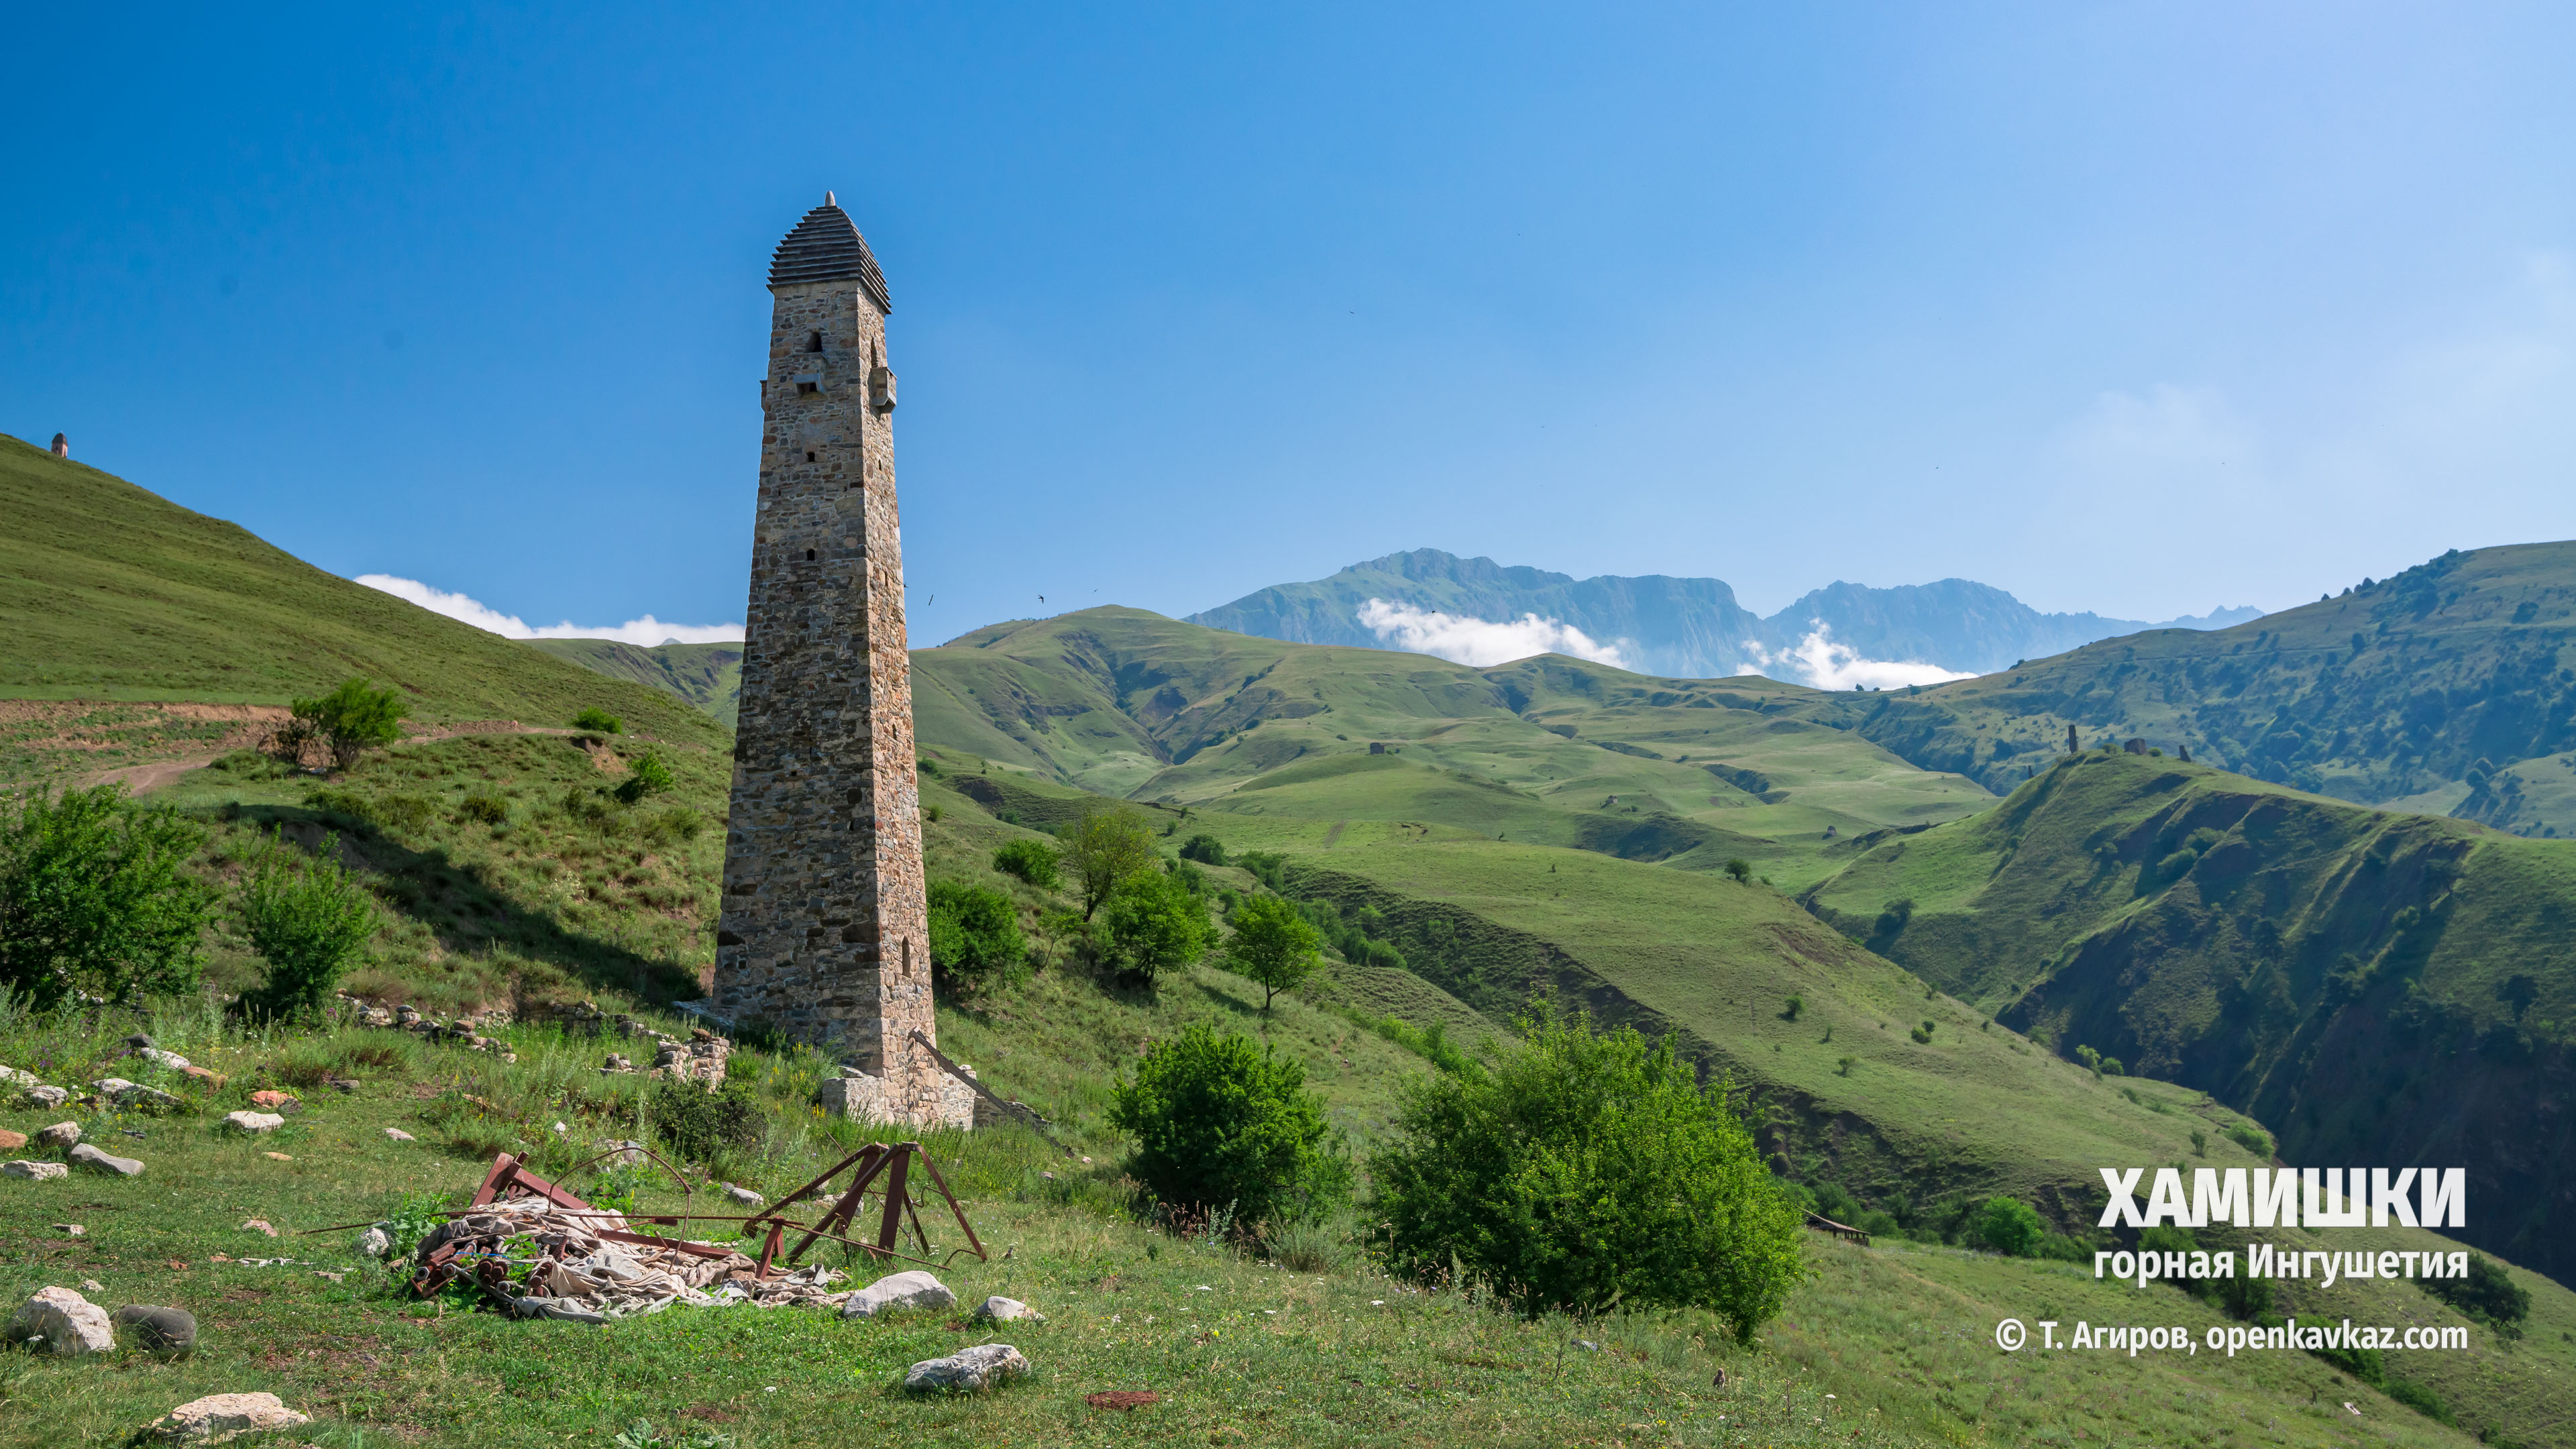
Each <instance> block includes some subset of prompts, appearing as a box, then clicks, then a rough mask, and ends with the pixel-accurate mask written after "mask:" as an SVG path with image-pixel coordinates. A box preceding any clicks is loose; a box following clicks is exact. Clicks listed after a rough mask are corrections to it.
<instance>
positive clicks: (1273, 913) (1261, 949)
mask: <svg viewBox="0 0 2576 1449" xmlns="http://www.w3.org/2000/svg"><path fill="white" fill-rule="evenodd" d="M1322 943H1323V937H1322V935H1320V934H1319V933H1318V932H1317V931H1316V930H1315V928H1314V927H1313V926H1310V925H1308V924H1307V923H1306V918H1305V916H1303V915H1302V914H1300V913H1299V912H1298V910H1297V908H1296V907H1295V906H1293V905H1290V904H1289V903H1288V902H1286V901H1284V900H1282V899H1280V898H1279V897H1277V896H1254V897H1253V898H1252V899H1250V900H1248V901H1245V902H1244V903H1243V905H1242V907H1241V908H1240V909H1238V910H1236V911H1235V913H1234V938H1233V939H1232V940H1229V941H1227V942H1226V944H1225V960H1226V964H1227V965H1228V966H1230V967H1232V968H1233V969H1234V970H1235V971H1236V972H1238V973H1240V974H1241V975H1244V976H1248V977H1250V978H1251V979H1252V980H1254V981H1257V982H1259V983H1261V1009H1262V1010H1263V1011H1268V1010H1269V1009H1270V1003H1271V1001H1272V999H1273V998H1275V997H1277V996H1278V994H1279V993H1280V992H1282V991H1294V990H1296V989H1297V988H1298V987H1299V986H1301V985H1303V984H1304V983H1305V980H1306V978H1307V977H1309V976H1312V975H1314V974H1315V971H1316V969H1317V968H1318V967H1320V966H1322V965H1323V960H1322V958H1321V957H1319V956H1317V955H1316V954H1315V951H1316V947H1318V946H1319V945H1321V944H1322Z"/></svg>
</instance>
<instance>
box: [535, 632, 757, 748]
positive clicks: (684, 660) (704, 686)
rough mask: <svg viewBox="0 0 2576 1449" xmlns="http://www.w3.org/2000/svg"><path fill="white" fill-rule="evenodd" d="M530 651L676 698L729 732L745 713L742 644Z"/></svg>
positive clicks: (550, 643)
mask: <svg viewBox="0 0 2576 1449" xmlns="http://www.w3.org/2000/svg"><path fill="white" fill-rule="evenodd" d="M527 644H528V647H529V648H531V649H535V650H538V651H539V652H541V653H546V654H551V655H553V656H554V657H556V658H557V659H561V660H563V661H564V662H565V663H568V664H578V665H580V666H581V667H582V668H584V669H588V670H592V671H595V672H597V673H600V674H605V675H607V676H609V677H610V678H612V679H624V680H629V681H631V682H633V683H636V684H641V685H645V686H647V687H648V688H652V689H658V690H661V691H663V692H664V693H666V694H676V695H678V696H679V697H680V698H682V699H685V700H687V701H688V702H689V703H690V704H692V705H695V706H697V707H698V708H699V709H702V710H704V711H706V712H707V713H708V714H709V715H712V716H713V717H714V718H715V719H716V720H718V721H719V722H721V723H722V724H723V725H724V727H725V728H727V729H731V728H733V724H734V720H735V718H736V716H738V715H739V714H740V713H741V712H742V646H741V645H740V644H680V643H670V644H658V645H655V646H654V647H653V648H650V649H644V648H639V647H637V646H636V645H633V644H621V643H619V642H618V641H616V640H614V639H531V640H528V641H527Z"/></svg>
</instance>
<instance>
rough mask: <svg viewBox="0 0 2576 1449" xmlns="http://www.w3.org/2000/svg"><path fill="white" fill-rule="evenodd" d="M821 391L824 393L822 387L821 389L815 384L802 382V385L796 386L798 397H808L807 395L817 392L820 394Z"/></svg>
mask: <svg viewBox="0 0 2576 1449" xmlns="http://www.w3.org/2000/svg"><path fill="white" fill-rule="evenodd" d="M820 391H822V389H821V387H819V386H818V385H816V384H814V383H810V382H800V383H798V384H796V395H797V396H798V397H804V396H806V395H807V394H810V393H816V392H820Z"/></svg>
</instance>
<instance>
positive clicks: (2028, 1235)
mask: <svg viewBox="0 0 2576 1449" xmlns="http://www.w3.org/2000/svg"><path fill="white" fill-rule="evenodd" d="M1975 1228H1976V1235H1977V1241H1978V1242H1981V1243H1983V1244H1985V1245H1986V1246H1987V1247H1989V1248H1992V1249H1994V1250H1995V1251H1996V1252H1998V1253H2001V1254H2003V1255H2004V1256H2005V1257H2007V1258H2027V1257H2029V1256H2031V1255H2032V1254H2034V1253H2037V1252H2038V1251H2039V1243H2040V1240H2041V1239H2042V1238H2045V1237H2047V1236H2048V1224H2046V1223H2044V1222H2042V1221H2041V1220H2040V1216H2039V1212H2038V1210H2037V1209H2035V1208H2033V1207H2032V1206H2031V1205H2030V1204H2029V1203H2026V1202H2023V1201H2022V1200H2021V1199H2019V1198H2015V1197H1990V1198H1987V1199H1986V1200H1985V1203H1984V1205H1983V1206H1981V1207H1979V1208H1978V1209H1977V1219H1976V1224H1975Z"/></svg>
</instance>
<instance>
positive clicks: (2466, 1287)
mask: <svg viewBox="0 0 2576 1449" xmlns="http://www.w3.org/2000/svg"><path fill="white" fill-rule="evenodd" d="M2420 1281H2421V1282H2422V1284H2423V1287H2424V1291H2425V1292H2427V1293H2430V1294H2432V1295H2433V1296H2434V1297H2436V1298H2439V1299H2441V1300H2442V1301H2443V1302H2445V1303H2448V1304H2450V1305H2451V1306H2452V1307H2453V1308H2456V1309H2458V1310H2460V1312H2462V1313H2464V1314H2466V1315H2468V1316H2469V1317H2471V1318H2474V1319H2476V1320H2477V1321H2478V1322H2480V1323H2483V1324H2485V1325H2486V1326H2487V1327H2489V1328H2492V1329H2494V1330H2496V1331H2497V1332H2498V1333H2501V1334H2504V1335H2505V1336H2506V1337H2508V1338H2519V1337H2521V1336H2522V1326H2521V1325H2522V1321H2523V1320H2524V1319H2525V1318H2527V1317H2529V1316H2530V1315H2531V1293H2530V1291H2529V1290H2528V1289H2525V1288H2523V1287H2522V1286H2521V1285H2519V1284H2517V1283H2515V1282H2514V1281H2513V1277H2512V1275H2511V1274H2508V1273H2507V1272H2505V1270H2504V1268H2503V1266H2502V1265H2500V1264H2498V1263H2497V1262H2496V1261H2495V1260H2494V1259H2492V1258H2489V1257H2488V1256H2487V1255H2486V1254H2484V1253H2471V1254H2470V1255H2469V1275H2468V1276H2467V1277H2465V1278H2425V1279H2422V1280H2420Z"/></svg>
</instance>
